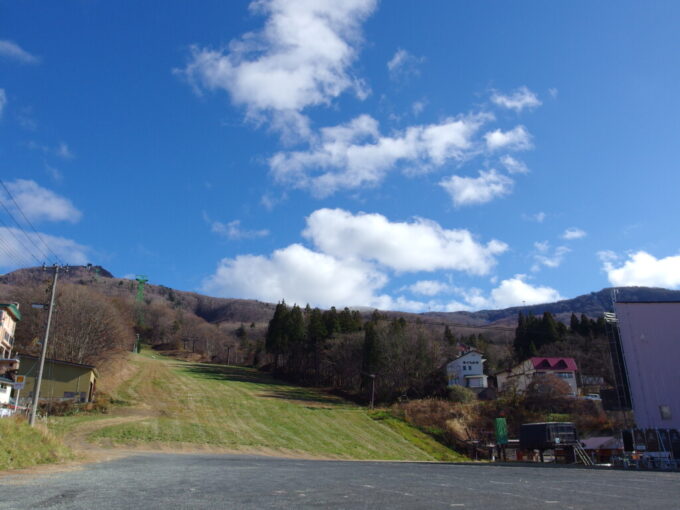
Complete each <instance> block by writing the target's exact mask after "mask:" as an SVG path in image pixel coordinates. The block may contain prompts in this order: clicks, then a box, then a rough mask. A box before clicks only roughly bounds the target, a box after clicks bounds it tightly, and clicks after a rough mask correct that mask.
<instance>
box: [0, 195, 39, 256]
mask: <svg viewBox="0 0 680 510" xmlns="http://www.w3.org/2000/svg"><path fill="white" fill-rule="evenodd" d="M0 204H2V206H3V207H4V208H5V210H7V208H6V207H5V204H4V203H2V202H0ZM7 212H8V213H9V211H7ZM10 216H11V214H10ZM12 219H14V217H13V216H12ZM14 221H15V222H16V220H14ZM0 223H2V224H3V225H4V226H5V230H6V231H7V232H9V233H10V234H12V237H14V239H16V241H17V243H18V245H19V246H21V247H22V248H23V249H24V250H26V253H28V254H29V255H30V256H31V257H33V258H34V259H35V261H36V262H37V263H38V265H41V264H42V262H40V259H39V258H38V257H36V256H35V253H33V251H31V249H30V247H29V249H26V245H25V244H24V243H23V242H21V240H19V237H18V236H17V235H16V233H15V232H14V231H15V229H14V228H13V227H9V226H8V225H7V224H6V223H5V222H4V221H2V219H0ZM22 232H23V230H22ZM24 234H26V232H24ZM27 237H28V236H27Z"/></svg>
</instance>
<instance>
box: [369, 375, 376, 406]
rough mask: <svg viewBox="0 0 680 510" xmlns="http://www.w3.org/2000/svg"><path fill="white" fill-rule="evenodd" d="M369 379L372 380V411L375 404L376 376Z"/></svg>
mask: <svg viewBox="0 0 680 510" xmlns="http://www.w3.org/2000/svg"><path fill="white" fill-rule="evenodd" d="M369 377H370V378H371V409H373V405H374V404H375V374H371V375H369Z"/></svg>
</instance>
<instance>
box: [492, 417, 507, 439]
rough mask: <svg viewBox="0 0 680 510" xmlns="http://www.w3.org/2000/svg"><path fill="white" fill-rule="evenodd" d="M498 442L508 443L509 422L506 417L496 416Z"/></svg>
mask: <svg viewBox="0 0 680 510" xmlns="http://www.w3.org/2000/svg"><path fill="white" fill-rule="evenodd" d="M495 425H496V444H508V422H507V421H505V418H496V422H495Z"/></svg>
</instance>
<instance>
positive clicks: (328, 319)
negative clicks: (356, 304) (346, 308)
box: [323, 306, 340, 337]
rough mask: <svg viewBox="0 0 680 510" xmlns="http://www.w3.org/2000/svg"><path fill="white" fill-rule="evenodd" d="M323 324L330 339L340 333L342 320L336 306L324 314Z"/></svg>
mask: <svg viewBox="0 0 680 510" xmlns="http://www.w3.org/2000/svg"><path fill="white" fill-rule="evenodd" d="M323 322H324V325H325V326H326V334H327V335H328V336H329V337H331V336H333V334H334V333H336V332H339V331H340V319H339V317H338V311H337V310H336V309H335V307H334V306H331V309H330V310H326V311H325V312H323Z"/></svg>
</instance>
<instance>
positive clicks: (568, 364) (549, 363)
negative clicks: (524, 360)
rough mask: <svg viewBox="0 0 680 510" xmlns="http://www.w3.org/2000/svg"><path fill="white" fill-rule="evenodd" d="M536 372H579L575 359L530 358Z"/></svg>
mask: <svg viewBox="0 0 680 510" xmlns="http://www.w3.org/2000/svg"><path fill="white" fill-rule="evenodd" d="M529 360H530V361H531V364H532V365H533V367H534V368H535V369H536V370H578V368H577V367H576V360H575V359H574V358H540V357H533V358H529Z"/></svg>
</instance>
